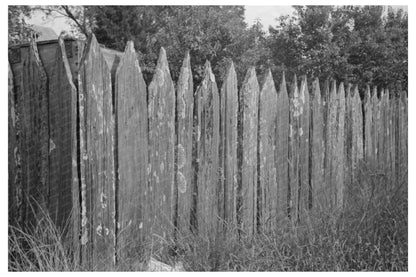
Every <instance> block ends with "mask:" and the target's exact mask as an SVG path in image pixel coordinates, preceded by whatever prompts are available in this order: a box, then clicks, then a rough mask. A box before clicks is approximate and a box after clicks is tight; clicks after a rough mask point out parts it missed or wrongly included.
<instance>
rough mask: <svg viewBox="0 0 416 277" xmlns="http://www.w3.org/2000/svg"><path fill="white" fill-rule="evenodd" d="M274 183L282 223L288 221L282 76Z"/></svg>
mask: <svg viewBox="0 0 416 277" xmlns="http://www.w3.org/2000/svg"><path fill="white" fill-rule="evenodd" d="M276 110H277V115H276V135H275V136H276V148H275V163H276V182H277V189H278V192H277V201H278V203H277V213H278V215H277V216H278V221H279V223H282V222H284V221H286V220H287V219H288V215H289V214H288V207H289V202H288V197H289V166H288V165H289V163H288V147H289V96H288V93H287V86H286V78H285V75H284V74H283V76H282V82H281V84H280V88H279V93H278V95H277V104H276Z"/></svg>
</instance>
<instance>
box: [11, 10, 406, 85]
mask: <svg viewBox="0 0 416 277" xmlns="http://www.w3.org/2000/svg"><path fill="white" fill-rule="evenodd" d="M293 7H294V10H295V12H294V13H293V15H286V16H281V17H279V18H277V19H276V25H275V26H272V27H269V33H268V34H267V33H266V32H265V31H263V26H262V25H261V23H260V22H257V23H255V24H254V25H252V26H251V27H249V26H247V24H246V23H245V21H244V12H245V11H244V7H243V6H40V7H39V6H38V7H31V8H28V9H26V8H24V9H19V8H16V6H9V42H10V39H11V38H10V35H11V34H13V32H16V30H17V33H19V28H21V27H22V26H24V22H22V20H21V19H22V18H23V17H24V16H28V15H29V14H30V9H32V10H33V9H37V10H42V11H44V12H45V13H46V15H53V14H54V13H55V14H59V15H64V16H66V17H67V18H68V19H69V21H70V22H71V24H72V26H73V29H74V34H75V35H77V36H79V37H85V36H86V35H88V33H90V32H94V33H95V35H96V37H97V39H98V41H99V42H100V43H101V44H102V45H104V46H105V47H108V48H112V49H116V50H119V51H123V50H124V47H125V45H126V42H127V41H128V40H133V41H134V44H135V48H136V51H137V53H138V56H139V60H140V63H141V66H142V67H143V72H144V74H145V79H146V80H147V81H149V80H150V78H151V76H152V73H153V71H154V68H155V63H156V61H157V55H158V53H159V49H160V47H161V46H163V47H164V48H165V49H166V52H167V55H168V59H169V65H170V68H171V73H172V77H173V79H174V80H176V79H177V78H178V74H179V68H180V66H181V63H182V59H183V57H184V55H185V52H186V51H189V53H190V55H191V63H192V70H193V73H194V81H195V83H196V84H198V83H199V82H200V81H201V80H202V74H203V66H204V63H205V60H209V61H210V62H211V65H212V68H213V71H214V73H215V74H216V75H217V76H218V77H219V78H218V80H219V81H220V82H221V76H222V75H223V73H224V71H225V69H226V67H227V63H228V62H229V61H230V60H232V61H233V62H234V64H235V66H236V71H237V74H238V75H237V76H238V77H239V83H241V81H242V78H243V77H244V75H245V71H246V70H247V68H248V67H249V66H251V65H254V66H256V69H257V72H258V73H259V74H260V75H261V74H262V73H264V72H265V71H266V69H267V68H271V69H272V72H273V74H274V76H275V78H276V79H277V80H279V78H280V76H281V73H282V72H283V71H287V72H288V73H292V74H293V73H296V74H298V75H299V74H307V75H308V77H310V78H312V77H319V78H320V79H321V80H323V79H327V78H333V79H335V80H337V81H344V82H350V83H353V84H358V85H359V86H360V87H361V88H365V85H367V84H368V85H377V86H378V87H384V88H386V87H389V88H393V89H394V88H397V87H402V88H403V89H405V90H407V70H408V15H407V12H405V11H403V10H394V9H392V8H391V7H389V8H387V9H386V7H383V6H293ZM22 15H23V16H22ZM19 20H20V21H19ZM292 74H286V76H288V75H289V76H290V75H292Z"/></svg>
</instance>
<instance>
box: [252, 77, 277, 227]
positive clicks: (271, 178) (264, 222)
mask: <svg viewBox="0 0 416 277" xmlns="http://www.w3.org/2000/svg"><path fill="white" fill-rule="evenodd" d="M276 105H277V92H276V88H275V86H274V81H273V77H272V73H271V71H270V70H268V72H267V75H266V78H265V81H264V84H263V87H262V89H261V91H260V94H259V115H258V116H259V123H258V124H259V129H258V130H259V133H258V140H259V144H258V145H257V147H258V152H259V160H258V163H259V172H258V174H259V176H258V178H259V185H260V195H258V196H257V197H258V198H259V200H258V201H259V209H260V211H259V213H260V222H259V224H260V226H261V228H262V229H263V230H265V231H271V230H273V229H276V227H277V219H278V217H277V211H278V207H277V204H278V201H277V200H278V186H277V182H276V166H275V148H276V116H277V109H276Z"/></svg>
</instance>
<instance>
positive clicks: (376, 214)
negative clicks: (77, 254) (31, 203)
mask: <svg viewBox="0 0 416 277" xmlns="http://www.w3.org/2000/svg"><path fill="white" fill-rule="evenodd" d="M361 168H362V169H361V170H360V171H359V172H357V176H356V178H355V180H354V182H352V184H350V185H349V186H348V187H347V189H346V197H345V202H344V206H343V208H342V210H338V211H329V210H326V211H321V212H316V213H309V214H307V216H306V217H305V218H304V220H303V221H302V222H301V223H300V224H299V225H297V226H293V225H291V224H281V225H280V227H279V228H278V229H276V230H273V232H272V233H261V234H257V235H255V236H254V237H250V238H249V237H244V236H243V237H241V238H240V239H237V238H236V237H235V236H231V235H224V236H222V237H221V238H219V239H217V240H216V241H213V240H209V239H206V238H203V237H200V236H197V235H193V234H191V233H187V234H181V233H179V234H177V238H176V240H175V241H173V240H171V241H166V240H165V241H162V243H159V244H157V246H155V245H156V244H154V243H151V242H148V243H147V244H145V245H143V248H145V249H143V251H141V253H140V254H138V255H137V256H136V257H132V258H131V259H130V260H128V261H120V263H119V265H118V266H117V267H114V269H113V270H147V265H146V261H149V258H150V256H152V257H154V258H156V259H157V260H160V261H162V262H164V263H167V264H170V265H175V264H176V265H177V264H179V263H180V264H182V265H183V268H184V269H185V270H187V271H407V270H408V233H407V232H408V223H407V222H408V213H407V209H408V208H407V204H408V196H407V172H406V174H403V176H400V178H398V179H396V178H394V177H393V176H389V175H388V174H386V173H385V172H384V171H382V170H380V169H378V168H376V167H374V166H373V167H371V166H369V165H368V164H363V165H362V167H361ZM228 231H229V232H228V233H227V234H230V233H232V232H230V231H231V230H228ZM70 253H71V247H69V246H68V244H66V243H65V242H64V241H63V239H62V235H61V233H60V232H58V230H57V229H56V228H55V226H54V225H53V223H52V221H51V220H49V219H47V218H46V219H45V220H44V221H42V222H41V224H40V226H39V227H38V228H37V230H36V231H35V232H34V233H33V234H32V235H29V234H27V233H25V232H23V231H22V230H21V229H18V228H14V227H9V270H11V271H38V270H40V271H60V270H65V271H72V270H80V267H79V266H78V265H76V264H74V263H73V262H72V259H71V258H70V256H71V255H70Z"/></svg>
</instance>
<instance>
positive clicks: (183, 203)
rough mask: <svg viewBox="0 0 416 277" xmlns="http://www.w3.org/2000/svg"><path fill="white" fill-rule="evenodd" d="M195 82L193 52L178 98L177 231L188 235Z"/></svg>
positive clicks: (186, 61) (181, 78)
mask: <svg viewBox="0 0 416 277" xmlns="http://www.w3.org/2000/svg"><path fill="white" fill-rule="evenodd" d="M193 86H194V85H193V82H192V71H191V61H190V56H189V52H187V53H186V55H185V59H184V61H183V63H182V68H181V72H180V75H179V80H178V86H177V95H176V153H175V165H176V169H175V170H176V185H175V188H176V189H177V203H178V215H177V228H178V229H179V231H180V232H182V233H185V234H184V235H186V233H187V232H188V231H189V230H190V220H191V209H192V181H193V173H192V130H193V110H194V96H193V92H194V90H193Z"/></svg>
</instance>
